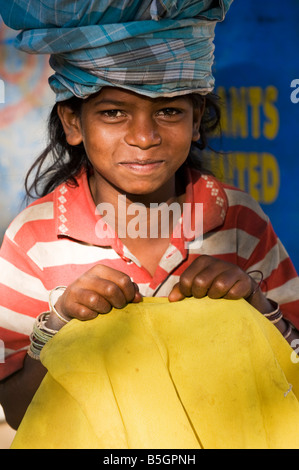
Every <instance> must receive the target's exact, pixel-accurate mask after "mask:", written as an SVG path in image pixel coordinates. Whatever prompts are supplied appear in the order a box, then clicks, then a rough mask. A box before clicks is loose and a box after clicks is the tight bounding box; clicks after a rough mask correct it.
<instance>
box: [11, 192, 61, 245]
mask: <svg viewBox="0 0 299 470" xmlns="http://www.w3.org/2000/svg"><path fill="white" fill-rule="evenodd" d="M53 219H54V201H53V193H50V194H48V195H47V196H45V197H42V198H40V199H38V200H36V201H34V202H33V203H31V204H30V205H29V206H27V207H26V208H25V209H24V210H22V212H20V213H19V214H18V215H17V216H16V217H15V218H14V220H13V221H12V222H11V224H10V225H9V227H8V229H7V231H6V236H7V237H8V238H9V239H10V240H11V241H14V242H16V241H17V240H18V238H19V237H20V235H24V234H25V233H26V232H28V231H29V230H30V229H31V228H33V227H35V228H36V229H37V228H38V226H40V225H41V224H42V223H43V222H45V221H51V220H53Z"/></svg>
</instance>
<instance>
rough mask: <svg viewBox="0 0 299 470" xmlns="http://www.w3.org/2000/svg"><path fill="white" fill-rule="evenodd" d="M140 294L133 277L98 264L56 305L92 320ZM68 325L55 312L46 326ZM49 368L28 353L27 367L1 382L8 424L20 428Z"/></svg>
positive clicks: (69, 315)
mask: <svg viewBox="0 0 299 470" xmlns="http://www.w3.org/2000/svg"><path fill="white" fill-rule="evenodd" d="M140 300H141V295H140V294H139V292H138V289H137V288H136V285H135V284H134V283H133V282H132V281H131V279H130V277H129V276H127V275H126V274H124V273H121V272H119V271H116V270H115V269H112V268H108V267H106V266H101V265H96V266H94V267H93V268H91V269H90V270H89V271H88V272H87V273H85V274H84V275H82V276H81V277H80V278H79V279H77V280H76V281H75V282H73V283H72V284H71V285H70V286H69V287H68V288H67V289H66V290H65V292H64V293H63V294H62V296H61V297H60V298H59V299H58V300H57V302H56V304H55V308H56V309H57V311H59V314H60V315H62V316H63V317H64V318H66V319H67V320H68V321H69V320H71V319H72V318H77V319H79V320H83V321H84V320H89V319H92V318H95V317H96V316H97V315H98V314H101V313H102V314H105V313H108V312H109V311H110V310H111V309H112V307H115V308H122V307H124V306H125V305H126V304H127V303H128V302H138V301H140ZM64 325H65V323H64V322H63V321H61V320H60V319H59V318H58V317H57V316H56V314H55V313H54V312H51V313H50V315H49V318H48V321H47V323H46V326H47V328H50V329H53V330H56V331H58V330H59V329H60V328H62V327H63V326H64ZM46 372H47V370H46V369H45V367H44V366H43V365H42V363H41V362H40V361H38V360H35V359H32V358H30V357H29V356H26V358H25V361H24V366H23V368H22V369H21V370H19V371H18V372H16V373H15V374H13V375H11V376H9V377H8V378H6V379H5V380H3V381H2V382H1V383H0V402H1V404H2V406H3V409H4V412H5V416H6V419H7V422H8V424H9V425H10V426H11V427H12V428H14V429H17V428H18V426H19V424H20V422H21V420H22V418H23V416H24V414H25V411H26V409H27V407H28V405H29V404H30V402H31V400H32V398H33V396H34V394H35V392H36V390H37V389H38V387H39V385H40V383H41V381H42V379H43V378H44V376H45V374H46Z"/></svg>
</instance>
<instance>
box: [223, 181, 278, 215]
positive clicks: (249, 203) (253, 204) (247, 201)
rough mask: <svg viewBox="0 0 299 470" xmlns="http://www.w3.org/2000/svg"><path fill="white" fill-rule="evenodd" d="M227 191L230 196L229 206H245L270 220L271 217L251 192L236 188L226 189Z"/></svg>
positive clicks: (228, 196)
mask: <svg viewBox="0 0 299 470" xmlns="http://www.w3.org/2000/svg"><path fill="white" fill-rule="evenodd" d="M225 193H226V195H227V198H228V204H229V206H237V205H240V206H245V207H247V208H248V209H251V210H253V211H254V212H255V213H256V214H257V215H259V216H260V217H261V218H262V219H263V220H265V221H267V222H268V220H269V217H268V216H267V215H266V214H265V213H264V211H263V209H262V208H261V206H260V205H259V203H258V202H257V201H256V200H255V199H253V198H252V197H251V196H250V195H249V194H247V193H244V192H243V191H237V190H235V189H225Z"/></svg>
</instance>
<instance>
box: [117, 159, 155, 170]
mask: <svg viewBox="0 0 299 470" xmlns="http://www.w3.org/2000/svg"><path fill="white" fill-rule="evenodd" d="M163 163H164V160H135V161H131V162H121V163H120V165H121V166H122V167H124V168H126V169H128V170H130V171H135V172H139V173H147V172H151V171H153V170H155V169H157V168H159V167H160V166H161V165H163Z"/></svg>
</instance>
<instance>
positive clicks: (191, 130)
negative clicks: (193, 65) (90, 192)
mask: <svg viewBox="0 0 299 470" xmlns="http://www.w3.org/2000/svg"><path fill="white" fill-rule="evenodd" d="M58 112H59V115H60V118H61V120H62V123H63V126H64V130H65V133H66V138H67V141H68V143H69V144H71V145H78V144H79V143H81V142H83V144H84V146H85V150H86V153H87V156H88V158H89V160H90V162H91V164H92V166H93V168H94V181H95V183H96V187H97V188H98V192H97V193H98V194H101V195H102V197H103V195H104V193H106V194H107V191H110V194H111V191H112V192H114V193H115V195H116V194H117V195H118V194H131V195H139V197H140V196H141V195H144V196H149V195H153V196H154V195H156V196H157V195H159V199H161V198H162V199H163V198H164V199H165V198H166V199H167V198H168V197H171V196H174V194H172V195H169V194H168V193H170V192H171V191H172V192H173V190H174V178H175V172H176V171H177V170H178V168H179V167H180V166H181V165H182V164H183V162H184V161H185V160H186V158H187V156H188V153H189V150H190V145H191V142H192V141H197V140H198V139H199V125H200V119H201V114H202V112H201V110H200V109H194V107H193V104H192V101H191V99H190V98H189V97H184V96H183V97H174V98H167V99H166V98H161V99H160V98H158V99H150V98H147V97H144V96H142V95H139V94H136V93H133V92H130V91H125V90H122V89H119V88H111V87H106V88H103V89H102V90H101V92H100V93H98V94H97V95H96V96H94V97H92V98H90V99H88V100H87V101H86V102H84V103H83V106H82V110H81V115H80V116H76V115H75V114H74V113H73V112H72V111H71V110H70V108H67V107H65V106H64V107H60V108H59V111H58ZM96 202H100V201H96ZM155 202H158V201H155Z"/></svg>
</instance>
